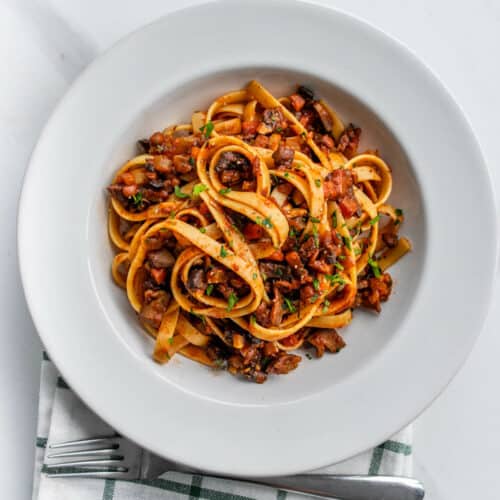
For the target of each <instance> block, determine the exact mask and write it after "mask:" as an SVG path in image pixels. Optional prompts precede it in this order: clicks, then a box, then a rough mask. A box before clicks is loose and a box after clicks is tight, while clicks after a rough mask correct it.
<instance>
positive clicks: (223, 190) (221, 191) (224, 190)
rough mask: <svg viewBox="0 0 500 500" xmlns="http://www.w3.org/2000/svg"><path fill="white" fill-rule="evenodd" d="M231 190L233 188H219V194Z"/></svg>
mask: <svg viewBox="0 0 500 500" xmlns="http://www.w3.org/2000/svg"><path fill="white" fill-rule="evenodd" d="M231 191H232V189H231V188H223V189H220V190H219V194H221V195H223V196H224V195H225V194H227V193H230V192H231Z"/></svg>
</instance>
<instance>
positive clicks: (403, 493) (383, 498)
mask: <svg viewBox="0 0 500 500" xmlns="http://www.w3.org/2000/svg"><path fill="white" fill-rule="evenodd" d="M213 477H217V476H213ZM224 479H235V478H227V477H226V478H224ZM247 481H248V482H252V483H256V484H265V485H267V486H272V487H274V488H279V489H281V490H285V491H290V492H296V493H306V494H309V495H315V496H319V497H324V498H336V499H338V500H421V499H422V498H424V494H425V492H424V488H423V486H422V484H421V483H420V482H419V481H417V480H416V479H412V478H408V477H397V476H367V475H366V476H365V475H329V474H300V475H297V476H286V477H272V478H261V479H258V480H252V479H250V480H247Z"/></svg>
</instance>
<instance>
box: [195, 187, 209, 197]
mask: <svg viewBox="0 0 500 500" xmlns="http://www.w3.org/2000/svg"><path fill="white" fill-rule="evenodd" d="M207 189H208V186H205V184H196V185H195V186H194V187H193V198H195V197H196V196H200V193H203V191H206V190H207Z"/></svg>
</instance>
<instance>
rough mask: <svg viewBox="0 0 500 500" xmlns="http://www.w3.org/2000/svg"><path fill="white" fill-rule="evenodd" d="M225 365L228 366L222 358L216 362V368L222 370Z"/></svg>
mask: <svg viewBox="0 0 500 500" xmlns="http://www.w3.org/2000/svg"><path fill="white" fill-rule="evenodd" d="M225 365H226V361H225V360H224V359H222V358H217V359H216V360H215V361H214V366H215V367H216V368H219V369H222V368H224V366H225Z"/></svg>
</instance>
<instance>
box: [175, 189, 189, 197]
mask: <svg viewBox="0 0 500 500" xmlns="http://www.w3.org/2000/svg"><path fill="white" fill-rule="evenodd" d="M174 193H175V196H177V198H189V195H188V194H186V193H183V192H182V191H181V188H180V187H179V186H175V188H174Z"/></svg>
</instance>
